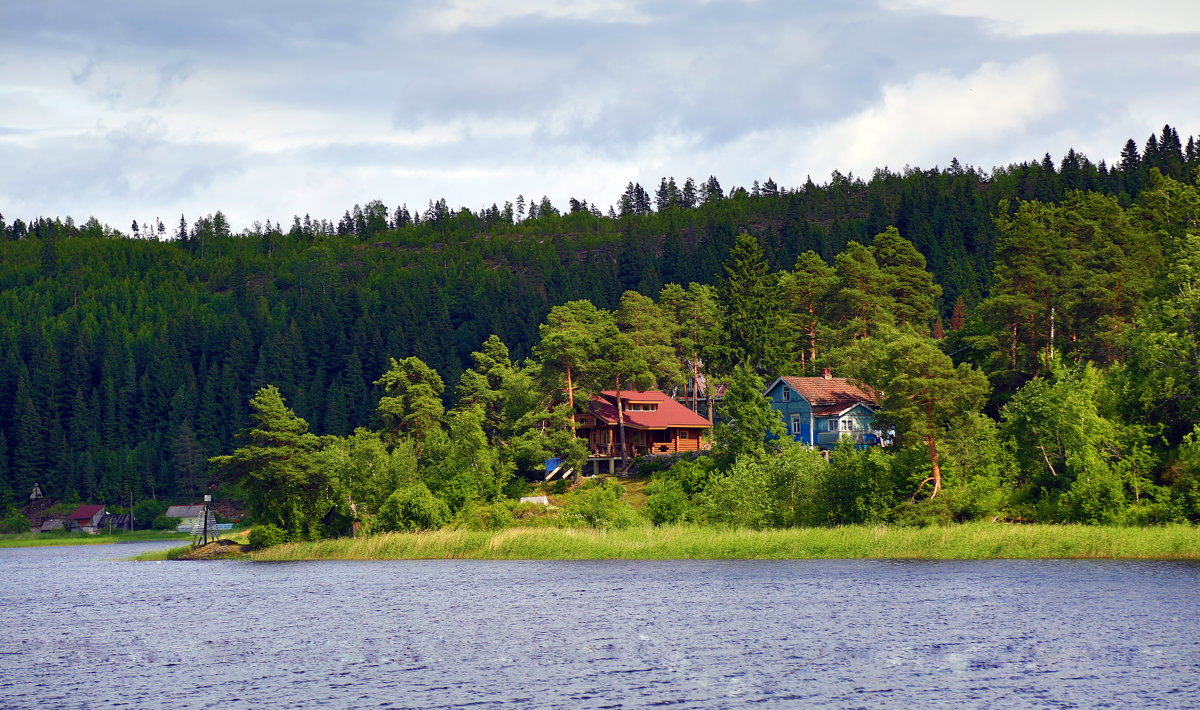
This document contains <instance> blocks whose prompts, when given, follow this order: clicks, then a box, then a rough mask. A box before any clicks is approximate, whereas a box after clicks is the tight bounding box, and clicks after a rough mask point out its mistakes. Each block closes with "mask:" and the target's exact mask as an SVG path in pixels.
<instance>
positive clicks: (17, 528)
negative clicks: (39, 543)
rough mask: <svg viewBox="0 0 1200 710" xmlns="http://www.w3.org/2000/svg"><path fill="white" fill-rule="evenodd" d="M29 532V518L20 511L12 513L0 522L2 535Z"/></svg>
mask: <svg viewBox="0 0 1200 710" xmlns="http://www.w3.org/2000/svg"><path fill="white" fill-rule="evenodd" d="M27 532H29V518H26V517H25V516H24V515H22V514H21V513H20V512H18V511H15V510H14V511H12V512H10V513H9V514H8V515H6V516H5V517H4V519H3V520H0V533H5V534H8V535H11V534H15V533H27Z"/></svg>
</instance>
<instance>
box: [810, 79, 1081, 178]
mask: <svg viewBox="0 0 1200 710" xmlns="http://www.w3.org/2000/svg"><path fill="white" fill-rule="evenodd" d="M1062 103H1063V99H1062V87H1061V82H1060V79H1059V73H1058V71H1057V69H1056V67H1055V66H1054V64H1053V63H1052V62H1050V61H1049V60H1048V59H1046V58H1044V57H1034V58H1031V59H1027V60H1024V61H1021V62H1018V63H1016V64H1013V65H1011V66H1006V67H1005V66H999V65H997V64H993V63H988V64H984V65H983V66H981V67H980V68H979V69H977V70H976V71H974V72H972V73H971V74H968V75H967V76H963V77H956V76H951V75H948V74H920V75H918V76H916V77H914V78H913V79H911V80H909V81H908V82H906V83H904V84H901V85H890V86H885V87H884V89H883V96H882V98H881V100H880V101H879V102H878V103H877V104H876V105H874V106H872V107H871V108H869V109H867V110H865V111H862V112H860V113H857V114H855V115H852V116H849V117H847V118H845V119H843V120H841V121H838V122H837V123H835V124H833V125H831V126H829V127H827V128H825V129H819V130H818V131H817V132H816V133H815V135H813V136H811V137H810V138H809V140H808V141H807V143H808V150H807V151H806V152H805V153H804V154H802V156H801V157H802V159H803V161H804V164H805V165H808V166H812V168H813V169H814V170H815V171H817V172H815V173H814V174H820V171H821V170H833V169H835V168H836V169H839V170H842V171H843V172H845V171H846V170H847V169H849V170H853V171H854V172H855V173H857V174H860V175H864V173H865V175H864V177H866V176H869V175H870V172H871V170H873V169H874V168H875V167H876V166H880V167H882V166H884V165H888V166H891V167H892V168H893V169H896V168H899V167H902V166H904V165H907V164H910V165H926V166H928V165H930V164H933V163H945V162H946V161H947V160H948V157H947V156H953V155H956V154H959V153H961V151H962V150H963V148H964V147H965V146H972V147H974V149H976V150H978V149H980V148H981V147H982V146H986V145H988V144H996V143H1001V142H1004V141H1006V140H1011V138H1012V136H1013V134H1015V133H1018V132H1020V131H1022V130H1023V129H1025V128H1026V127H1027V126H1028V125H1029V124H1031V123H1032V122H1034V121H1036V120H1038V119H1041V118H1043V117H1046V116H1048V115H1050V114H1053V113H1054V112H1056V111H1058V110H1059V109H1060V108H1061V107H1062ZM987 167H990V166H987ZM825 174H828V173H825Z"/></svg>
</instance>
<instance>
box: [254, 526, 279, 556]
mask: <svg viewBox="0 0 1200 710" xmlns="http://www.w3.org/2000/svg"><path fill="white" fill-rule="evenodd" d="M247 541H248V542H249V543H250V547H251V549H254V550H261V549H263V548H264V547H274V546H276V545H282V544H283V543H285V542H287V541H288V534H287V532H285V531H284V530H283V529H282V528H280V527H279V526H277V525H255V526H254V527H253V528H251V529H250V534H249V535H248V536H247Z"/></svg>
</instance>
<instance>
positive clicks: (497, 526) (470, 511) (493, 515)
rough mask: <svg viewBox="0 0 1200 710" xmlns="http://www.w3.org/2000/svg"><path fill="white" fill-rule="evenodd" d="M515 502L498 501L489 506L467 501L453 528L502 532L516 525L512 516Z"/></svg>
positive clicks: (459, 512)
mask: <svg viewBox="0 0 1200 710" xmlns="http://www.w3.org/2000/svg"><path fill="white" fill-rule="evenodd" d="M515 503H516V501H511V500H499V501H496V502H495V503H492V504H491V505H483V504H481V503H479V502H477V501H467V504H466V505H464V506H463V507H462V509H461V510H459V511H458V517H457V518H456V519H455V527H457V528H464V529H466V530H503V529H504V528H511V527H512V526H513V525H516V523H517V520H516V517H515V516H514V515H513V505H514V504H515Z"/></svg>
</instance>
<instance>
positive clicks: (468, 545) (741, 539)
mask: <svg viewBox="0 0 1200 710" xmlns="http://www.w3.org/2000/svg"><path fill="white" fill-rule="evenodd" d="M252 556H253V558H254V559H257V560H333V559H342V560H388V559H495V560H513V559H547V560H549V559H562V560H583V559H648V560H649V559H856V558H879V559H1041V558H1048V559H1052V558H1072V559H1200V529H1198V528H1196V527H1195V526H1190V525H1170V526H1164V527H1152V528H1130V527H1094V526H1084V525H1006V524H996V523H971V524H965V525H955V526H947V527H927V528H896V527H883V526H879V527H866V526H847V527H836V528H798V529H789V530H764V531H754V530H731V529H719V528H707V527H687V526H675V527H661V528H654V527H640V528H633V529H628V530H607V531H603V530H592V529H581V528H510V529H507V530H502V531H499V532H474V531H468V530H439V531H434V532H428V533H389V534H384V535H376V536H372V537H366V538H356V539H348V538H347V539H339V540H323V541H320V542H311V543H293V544H289V545H281V546H279V547H273V548H269V549H266V550H262V551H259V552H256V553H253V555H252Z"/></svg>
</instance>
